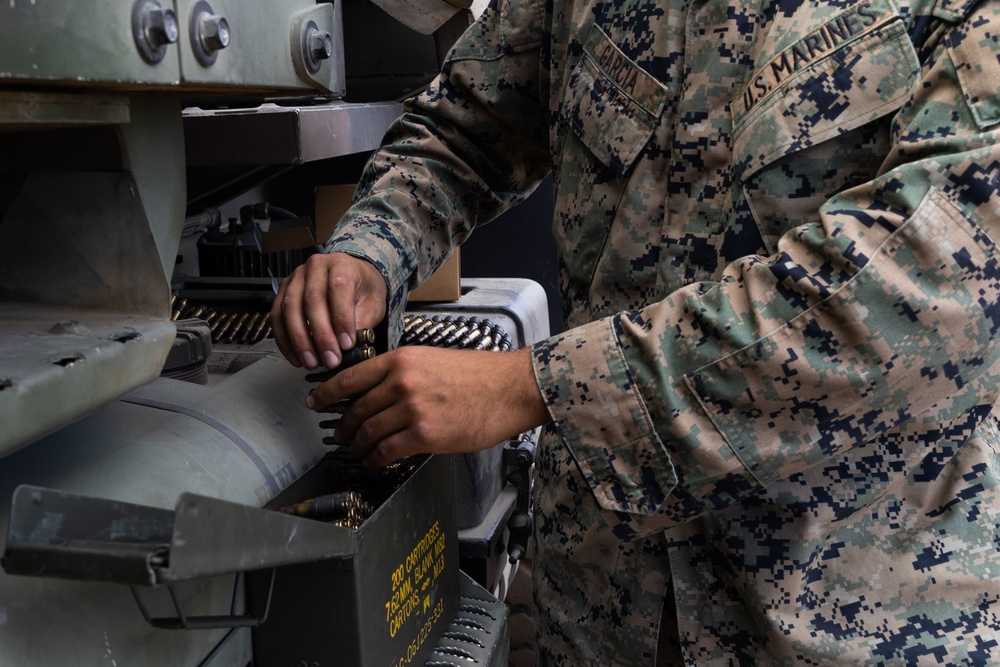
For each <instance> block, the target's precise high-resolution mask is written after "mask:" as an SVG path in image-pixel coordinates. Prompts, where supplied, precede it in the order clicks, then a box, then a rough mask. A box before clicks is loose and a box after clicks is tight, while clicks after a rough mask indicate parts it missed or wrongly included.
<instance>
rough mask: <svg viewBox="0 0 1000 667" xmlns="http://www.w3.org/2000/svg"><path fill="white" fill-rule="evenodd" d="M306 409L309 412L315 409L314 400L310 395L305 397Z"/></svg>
mask: <svg viewBox="0 0 1000 667" xmlns="http://www.w3.org/2000/svg"><path fill="white" fill-rule="evenodd" d="M306 407H307V408H309V409H310V410H315V409H316V399H315V398H313V395H312V393H310V394H309V395H308V396H306Z"/></svg>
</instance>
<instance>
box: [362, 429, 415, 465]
mask: <svg viewBox="0 0 1000 667" xmlns="http://www.w3.org/2000/svg"><path fill="white" fill-rule="evenodd" d="M410 444H411V443H410V442H409V440H408V438H407V435H406V432H405V431H398V432H396V433H395V434H393V435H391V436H389V437H388V438H385V439H384V440H382V441H381V442H379V443H378V445H377V446H375V447H373V448H372V449H371V450H370V451H369V452H368V454H367V455H366V456H365V457H364V459H363V460H362V461H361V464H362V465H364V466H365V467H366V468H371V469H378V468H384V467H386V466H387V465H389V464H390V463H393V462H395V461H398V460H399V459H401V458H403V457H406V456H410V455H412V454H416V453H417V452H416V451H410V450H411V449H412V447H411V446H410Z"/></svg>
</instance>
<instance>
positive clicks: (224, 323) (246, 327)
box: [170, 292, 271, 345]
mask: <svg viewBox="0 0 1000 667" xmlns="http://www.w3.org/2000/svg"><path fill="white" fill-rule="evenodd" d="M170 310H171V313H170V319H171V320H174V321H175V322H176V321H177V320H187V319H195V318H197V319H200V320H204V321H205V322H207V323H208V328H209V330H210V331H211V332H212V343H215V344H218V343H239V344H240V345H253V344H254V343H259V342H260V341H262V340H264V339H265V338H270V337H271V313H260V312H244V311H237V312H222V311H218V310H215V309H214V308H212V307H211V306H206V305H204V304H195V303H190V302H189V301H188V300H187V299H185V298H183V297H180V296H179V295H178V294H177V292H174V293H173V295H172V296H171V297H170Z"/></svg>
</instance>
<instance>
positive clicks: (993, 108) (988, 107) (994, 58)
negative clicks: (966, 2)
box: [945, 3, 1000, 129]
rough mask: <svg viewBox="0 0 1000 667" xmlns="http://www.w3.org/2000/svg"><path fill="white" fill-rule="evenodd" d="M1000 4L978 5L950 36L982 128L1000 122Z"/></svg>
mask: <svg viewBox="0 0 1000 667" xmlns="http://www.w3.org/2000/svg"><path fill="white" fill-rule="evenodd" d="M998 33H1000V4H998V3H984V4H982V5H980V6H978V7H977V8H976V9H975V10H974V11H973V12H972V14H971V15H970V16H968V17H967V18H966V19H965V21H964V23H962V25H960V26H958V27H957V28H955V29H954V30H953V31H951V32H950V33H949V34H948V37H947V38H946V42H945V44H946V46H947V48H948V53H949V55H950V56H951V60H952V62H953V63H954V64H955V71H956V73H957V74H958V81H959V84H960V85H961V86H962V94H963V95H964V96H965V102H966V104H968V106H969V109H970V111H972V116H973V118H975V119H976V123H978V124H979V127H980V128H983V129H985V128H986V127H988V126H991V125H995V124H996V123H1000V34H998Z"/></svg>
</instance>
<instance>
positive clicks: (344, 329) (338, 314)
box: [327, 275, 361, 350]
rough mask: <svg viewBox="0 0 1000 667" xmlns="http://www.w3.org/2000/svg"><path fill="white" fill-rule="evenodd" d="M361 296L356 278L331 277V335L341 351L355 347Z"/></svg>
mask: <svg viewBox="0 0 1000 667" xmlns="http://www.w3.org/2000/svg"><path fill="white" fill-rule="evenodd" d="M360 296H361V295H360V294H358V293H357V282H356V281H355V280H354V278H352V277H349V276H346V275H333V276H331V277H330V289H329V290H328V291H327V299H328V302H329V308H330V312H331V313H333V319H332V322H331V324H332V325H333V331H332V334H331V335H335V336H336V338H337V345H338V347H339V349H341V350H350V349H351V348H353V347H354V332H355V331H356V330H357V329H358V326H357V313H356V312H355V309H356V308H357V305H358V298H359V297H360Z"/></svg>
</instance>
